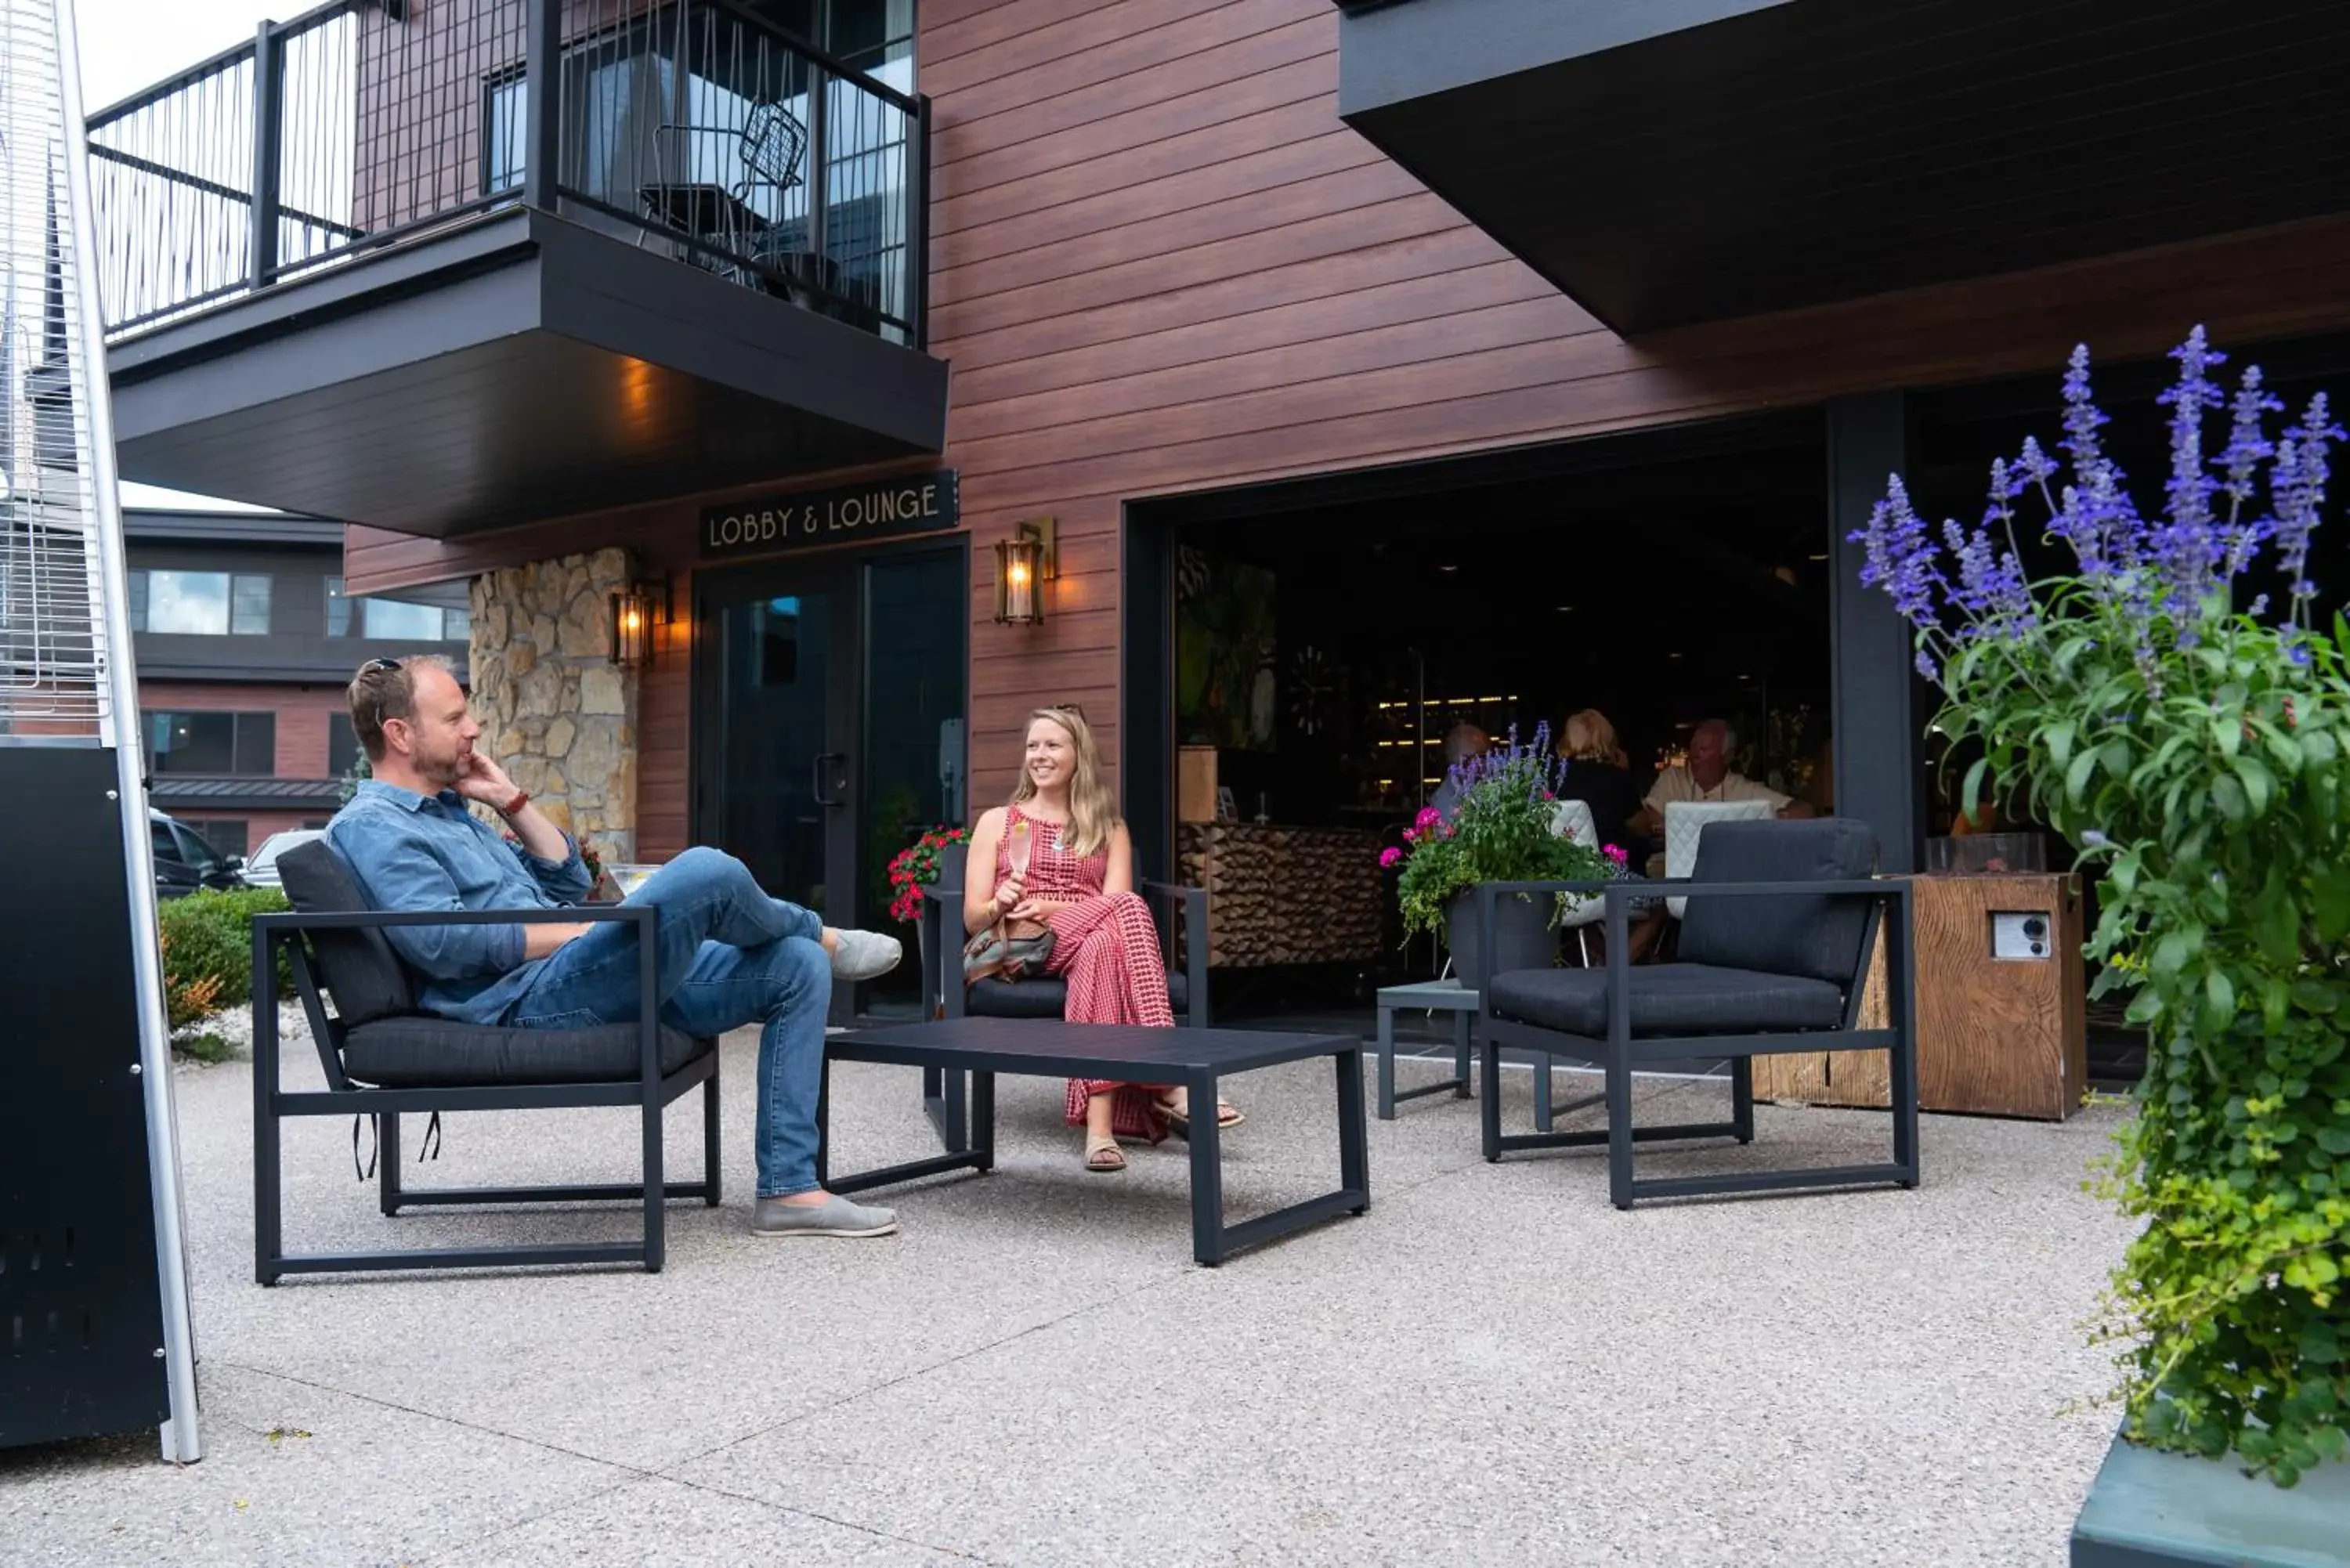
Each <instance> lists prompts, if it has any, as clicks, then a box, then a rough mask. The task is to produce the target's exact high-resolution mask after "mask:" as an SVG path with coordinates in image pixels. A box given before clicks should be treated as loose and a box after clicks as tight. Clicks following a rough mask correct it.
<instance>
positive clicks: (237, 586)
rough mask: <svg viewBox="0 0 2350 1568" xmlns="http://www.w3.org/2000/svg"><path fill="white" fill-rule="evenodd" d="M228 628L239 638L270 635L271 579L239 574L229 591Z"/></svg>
mask: <svg viewBox="0 0 2350 1568" xmlns="http://www.w3.org/2000/svg"><path fill="white" fill-rule="evenodd" d="M228 628H229V630H230V631H232V632H234V633H235V634H236V635H237V636H239V637H267V636H268V635H269V579H268V577H266V576H260V575H257V574H256V575H253V576H247V575H246V574H245V573H243V572H239V573H238V574H237V575H236V576H235V577H234V579H233V586H232V587H231V588H230V590H229V617H228Z"/></svg>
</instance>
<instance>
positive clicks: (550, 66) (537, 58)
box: [522, 0, 563, 213]
mask: <svg viewBox="0 0 2350 1568" xmlns="http://www.w3.org/2000/svg"><path fill="white" fill-rule="evenodd" d="M523 49H524V63H523V71H524V87H523V134H524V137H525V142H524V145H525V147H527V148H528V149H529V151H527V152H525V154H524V155H523V165H522V199H523V201H524V202H525V204H527V205H529V206H533V207H536V208H538V209H539V210H541V211H542V212H548V213H552V212H554V211H555V210H556V189H557V187H558V185H559V183H560V180H559V176H560V175H561V173H562V170H561V169H560V168H559V167H558V164H559V163H560V161H561V160H562V157H563V0H530V21H529V25H528V27H527V29H526V31H525V36H524V45H523Z"/></svg>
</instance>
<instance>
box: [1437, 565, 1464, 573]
mask: <svg viewBox="0 0 2350 1568" xmlns="http://www.w3.org/2000/svg"><path fill="white" fill-rule="evenodd" d="M1436 569H1437V570H1438V571H1440V572H1457V571H1459V570H1460V569H1461V568H1460V567H1458V566H1439V567H1437V568H1436Z"/></svg>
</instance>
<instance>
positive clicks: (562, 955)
mask: <svg viewBox="0 0 2350 1568" xmlns="http://www.w3.org/2000/svg"><path fill="white" fill-rule="evenodd" d="M627 901H628V902H629V903H630V904H650V905H651V906H652V907H653V908H654V909H657V910H659V911H660V914H659V915H658V916H656V917H655V919H654V931H655V936H654V941H653V945H654V948H655V952H654V957H653V975H654V978H653V984H654V986H655V988H656V989H657V990H658V991H659V992H660V1019H661V1022H662V1023H666V1024H668V1025H670V1026H671V1028H673V1029H681V1030H683V1031H684V1032H685V1033H688V1034H699V1035H713V1034H722V1033H725V1032H726V1031H727V1030H729V1029H734V1028H739V1027H740V1026H742V1025H743V1024H745V1023H752V1022H754V1021H756V1020H764V1021H765V1023H766V1027H765V1028H764V1029H763V1030H761V1031H760V1032H759V1129H758V1135H757V1142H758V1161H759V1196H760V1197H762V1198H778V1197H784V1196H786V1195H788V1194H791V1193H795V1192H810V1191H813V1190H815V1189H816V1092H817V1089H818V1087H819V1086H820V1085H821V1083H822V1079H823V1074H824V1023H825V1014H826V1012H827V1011H828V1010H829V1008H830V1007H831V1004H832V960H831V958H830V956H829V955H828V954H827V953H826V952H825V950H824V947H823V944H822V943H821V942H820V941H819V940H817V939H818V938H820V937H821V936H822V935H823V934H824V921H823V920H822V919H818V918H817V916H816V914H815V913H814V912H813V911H811V910H807V909H801V908H800V907H799V906H798V905H797V904H786V903H785V902H784V901H783V900H782V899H781V898H769V897H768V896H767V895H766V894H765V893H764V892H762V891H760V888H759V885H758V883H756V882H755V881H754V880H752V877H751V873H750V871H749V869H748V868H746V867H744V866H743V863H742V862H741V861H740V860H737V859H735V858H734V857H733V856H731V855H726V854H723V853H721V852H720V851H718V850H715V849H689V850H687V851H686V852H685V853H684V854H682V855H681V856H679V857H677V858H676V859H674V860H672V861H671V862H670V863H669V864H668V865H666V866H664V867H661V868H660V870H658V871H656V872H654V873H653V874H652V875H651V876H650V877H648V878H646V880H645V883H644V885H643V886H642V887H640V888H638V889H637V890H636V891H635V892H634V893H631V894H630V895H629V898H628V900H627ZM637 964H638V955H637V936H636V930H635V929H634V928H633V927H629V926H624V925H620V924H618V923H611V924H603V925H594V926H590V927H589V928H588V929H587V930H586V931H585V932H584V933H582V934H581V935H579V936H577V937H574V938H573V939H572V940H569V941H567V942H566V943H564V944H563V945H562V946H561V947H559V948H557V949H556V950H555V951H554V952H553V953H551V954H550V955H548V957H547V958H546V961H545V962H544V963H542V964H541V965H540V966H539V971H538V973H537V974H536V976H535V977H534V978H533V979H532V981H531V983H530V987H529V989H528V990H526V991H525V992H523V993H522V995H521V996H519V997H517V998H516V999H515V1002H514V1003H513V1005H512V1006H510V1007H509V1008H508V1009H507V1010H506V1016H505V1021H506V1022H507V1023H512V1024H516V1025H519V1026H520V1027H522V1028H525V1029H587V1028H593V1027H595V1026H596V1025H598V1024H601V1023H635V1022H636V1021H637V1009H638V990H637V973H638V970H637Z"/></svg>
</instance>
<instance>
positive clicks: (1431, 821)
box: [1412, 805, 1444, 832]
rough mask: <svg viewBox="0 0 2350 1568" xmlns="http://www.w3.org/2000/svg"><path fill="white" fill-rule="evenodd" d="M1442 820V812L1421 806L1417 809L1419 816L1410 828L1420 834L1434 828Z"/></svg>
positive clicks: (1427, 806)
mask: <svg viewBox="0 0 2350 1568" xmlns="http://www.w3.org/2000/svg"><path fill="white" fill-rule="evenodd" d="M1443 820H1444V814H1443V813H1442V812H1440V811H1439V810H1437V809H1436V808H1435V807H1434V806H1432V805H1423V806H1421V807H1420V808H1419V816H1418V817H1417V818H1415V819H1414V820H1413V822H1412V826H1414V827H1417V828H1419V830H1420V831H1422V832H1426V831H1427V830H1428V829H1430V828H1431V827H1434V826H1436V825H1437V824H1438V823H1440V822H1441V821H1443Z"/></svg>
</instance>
